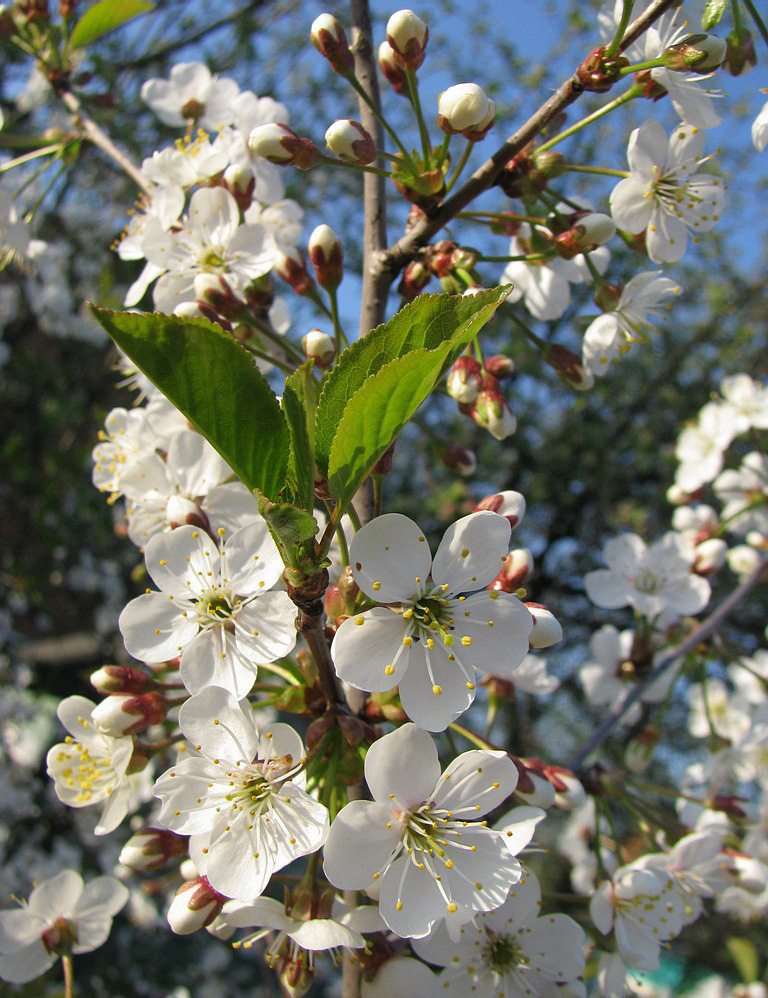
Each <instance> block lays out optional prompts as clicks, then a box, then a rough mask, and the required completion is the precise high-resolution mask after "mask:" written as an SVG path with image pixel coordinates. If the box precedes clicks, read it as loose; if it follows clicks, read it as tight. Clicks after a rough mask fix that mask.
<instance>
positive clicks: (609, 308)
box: [594, 282, 622, 312]
mask: <svg viewBox="0 0 768 998" xmlns="http://www.w3.org/2000/svg"><path fill="white" fill-rule="evenodd" d="M621 292H622V285H621V284H620V283H619V284H608V283H607V282H604V283H602V284H600V285H599V286H598V287H597V288H595V294H594V302H595V305H597V307H598V308H599V309H600V310H601V311H603V312H615V311H616V309H617V308H618V306H619V302H620V301H621Z"/></svg>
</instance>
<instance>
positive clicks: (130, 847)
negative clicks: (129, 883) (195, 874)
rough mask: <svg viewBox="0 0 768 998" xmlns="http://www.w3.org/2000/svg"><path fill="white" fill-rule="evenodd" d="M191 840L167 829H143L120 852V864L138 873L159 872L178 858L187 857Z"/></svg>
mask: <svg viewBox="0 0 768 998" xmlns="http://www.w3.org/2000/svg"><path fill="white" fill-rule="evenodd" d="M188 847H189V839H188V838H187V837H186V836H185V835H177V834H176V832H171V831H169V830H168V829H167V828H142V829H141V831H139V832H135V833H134V834H133V835H132V836H131V837H130V838H129V839H128V841H127V842H126V843H125V845H124V846H123V848H122V851H121V852H120V858H119V862H120V863H122V864H123V866H127V867H128V868H129V869H131V870H135V871H136V872H137V873H146V872H147V871H148V870H159V869H160V867H161V866H165V864H166V863H168V862H170V860H171V859H173V858H174V857H176V856H185V855H186V853H187V849H188Z"/></svg>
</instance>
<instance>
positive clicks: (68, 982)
mask: <svg viewBox="0 0 768 998" xmlns="http://www.w3.org/2000/svg"><path fill="white" fill-rule="evenodd" d="M61 964H62V966H63V967H64V998H75V975H74V971H73V968H72V957H71V956H70V955H69V954H68V953H67V954H65V955H64V956H62V958H61Z"/></svg>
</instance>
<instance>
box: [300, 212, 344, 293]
mask: <svg viewBox="0 0 768 998" xmlns="http://www.w3.org/2000/svg"><path fill="white" fill-rule="evenodd" d="M308 251H309V259H310V260H311V262H312V266H313V267H314V268H315V275H316V277H317V283H318V284H319V285H320V287H321V288H324V289H325V290H326V291H335V290H336V288H338V286H339V285H340V284H341V279H342V277H343V276H344V253H343V251H342V248H341V243H340V242H339V239H338V236H337V235H336V233H335V232H334V231H333V229H332V228H331V227H330V225H318V226H317V228H316V229H315V230H314V232H313V233H312V235H311V236H310V237H309V245H308Z"/></svg>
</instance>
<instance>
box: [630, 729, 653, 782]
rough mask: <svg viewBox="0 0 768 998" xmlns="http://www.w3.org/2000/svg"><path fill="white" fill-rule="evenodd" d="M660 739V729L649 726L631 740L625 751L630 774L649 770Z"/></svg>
mask: <svg viewBox="0 0 768 998" xmlns="http://www.w3.org/2000/svg"><path fill="white" fill-rule="evenodd" d="M660 739H661V733H660V731H659V729H658V728H656V727H654V726H653V725H652V724H649V725H647V726H646V727H645V728H643V730H642V731H641V732H640V734H639V735H637V737H636V738H632V739H631V740H630V742H629V744H628V745H627V747H626V749H625V750H624V762H625V763H626V766H627V769H628V770H629V771H630V773H644V772H645V771H646V769H648V767H649V766H650V764H651V762H652V761H653V754H654V752H655V751H656V746H657V745H658V744H659V741H660Z"/></svg>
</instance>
